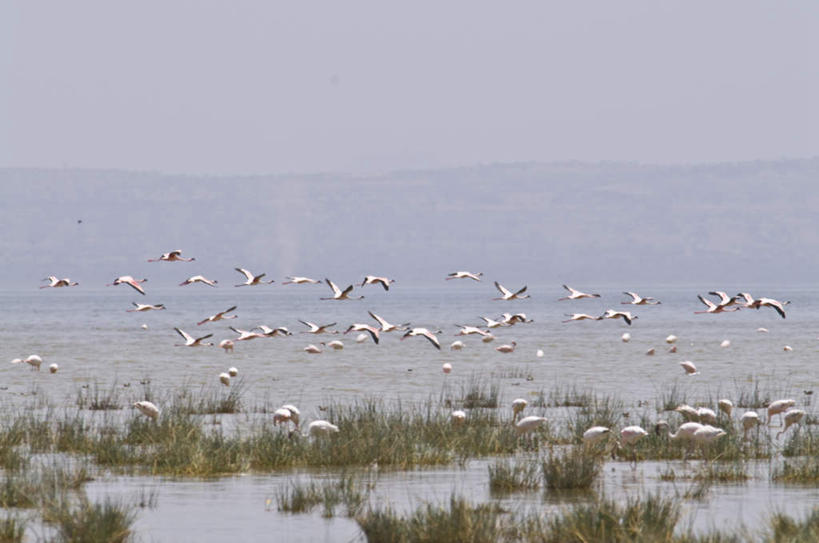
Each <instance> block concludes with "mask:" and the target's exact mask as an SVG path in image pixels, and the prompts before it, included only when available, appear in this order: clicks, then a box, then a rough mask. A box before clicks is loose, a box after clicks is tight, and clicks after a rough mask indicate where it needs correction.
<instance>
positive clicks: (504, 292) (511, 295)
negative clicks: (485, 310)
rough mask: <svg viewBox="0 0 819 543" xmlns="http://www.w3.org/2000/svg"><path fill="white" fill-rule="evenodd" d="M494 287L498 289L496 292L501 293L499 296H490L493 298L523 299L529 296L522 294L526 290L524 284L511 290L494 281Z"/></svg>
mask: <svg viewBox="0 0 819 543" xmlns="http://www.w3.org/2000/svg"><path fill="white" fill-rule="evenodd" d="M495 288H496V289H498V292H500V293H501V296H500V297H499V298H492V299H493V300H523V299H524V298H528V297H529V295H528V294H523V293H524V292H526V286H524V287H523V288H521V289H520V290H518V291H516V292H512V291H511V290H509V289H508V288H506V287H504V286H503V285H501V284H500V283H498V282H497V281H495Z"/></svg>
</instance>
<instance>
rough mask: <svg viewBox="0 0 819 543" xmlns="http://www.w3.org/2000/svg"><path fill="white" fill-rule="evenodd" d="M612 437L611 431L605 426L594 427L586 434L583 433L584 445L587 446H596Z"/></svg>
mask: <svg viewBox="0 0 819 543" xmlns="http://www.w3.org/2000/svg"><path fill="white" fill-rule="evenodd" d="M610 435H611V430H609V429H608V428H606V427H605V426H592V427H591V428H589V429H588V430H586V431H585V432H583V443H584V444H585V445H586V446H590V445H594V444H595V443H599V442H600V441H602V440H603V439H605V438H607V437H608V436H610Z"/></svg>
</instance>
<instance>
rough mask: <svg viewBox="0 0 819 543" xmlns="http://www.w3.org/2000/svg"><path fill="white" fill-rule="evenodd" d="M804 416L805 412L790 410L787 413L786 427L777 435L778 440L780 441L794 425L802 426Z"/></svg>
mask: <svg viewBox="0 0 819 543" xmlns="http://www.w3.org/2000/svg"><path fill="white" fill-rule="evenodd" d="M804 416H805V412H804V411H802V410H801V409H788V410H787V411H786V412H785V427H784V428H782V431H780V432H779V433H777V434H776V439H779V436H780V435H782V434H784V433H785V432H787V431H788V428H790V427H791V426H793V425H794V424H800V423H801V422H802V418H803V417H804ZM800 426H801V424H800Z"/></svg>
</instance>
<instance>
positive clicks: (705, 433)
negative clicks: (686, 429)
mask: <svg viewBox="0 0 819 543" xmlns="http://www.w3.org/2000/svg"><path fill="white" fill-rule="evenodd" d="M724 435H727V432H726V431H725V430H723V429H722V428H715V427H714V426H711V425H709V424H705V425H703V427H702V428H700V429H698V430H697V431H696V432H694V434H693V436H692V438H693V439H694V441H696V442H697V443H698V444H699V445H708V444H710V443H711V442H713V441H715V440H717V439H719V438H721V437H722V436H724Z"/></svg>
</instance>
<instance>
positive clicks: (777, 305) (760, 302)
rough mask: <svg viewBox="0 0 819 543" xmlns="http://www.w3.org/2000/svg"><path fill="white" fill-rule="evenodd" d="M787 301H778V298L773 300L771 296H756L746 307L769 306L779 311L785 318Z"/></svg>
mask: <svg viewBox="0 0 819 543" xmlns="http://www.w3.org/2000/svg"><path fill="white" fill-rule="evenodd" d="M787 304H788V302H780V301H779V300H774V299H773V298H757V299H756V300H754V301H753V302H752V303H751V304H750V305H749V306H748V307H750V308H752V309H759V308H760V307H770V308H772V309H774V310H776V312H777V313H779V316H780V317H782V318H783V319H784V318H785V307H784V306H785V305H787Z"/></svg>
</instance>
